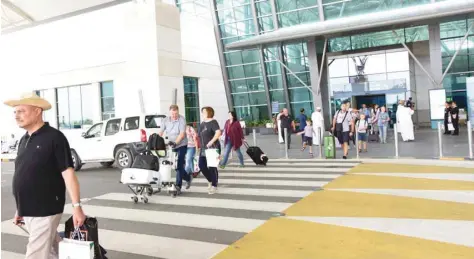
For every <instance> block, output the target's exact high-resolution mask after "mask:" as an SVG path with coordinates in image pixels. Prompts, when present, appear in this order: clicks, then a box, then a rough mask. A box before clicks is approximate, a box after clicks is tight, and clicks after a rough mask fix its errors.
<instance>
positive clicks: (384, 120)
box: [376, 106, 390, 144]
mask: <svg viewBox="0 0 474 259" xmlns="http://www.w3.org/2000/svg"><path fill="white" fill-rule="evenodd" d="M389 123H390V116H389V115H388V112H387V109H386V108H385V106H382V108H380V112H379V115H378V117H377V119H376V124H377V125H378V127H379V137H380V143H383V144H387V129H388V126H389Z"/></svg>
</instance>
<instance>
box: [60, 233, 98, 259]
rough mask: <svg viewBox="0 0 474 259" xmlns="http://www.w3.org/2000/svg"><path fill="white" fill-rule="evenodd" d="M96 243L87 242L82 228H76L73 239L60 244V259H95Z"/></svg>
mask: <svg viewBox="0 0 474 259" xmlns="http://www.w3.org/2000/svg"><path fill="white" fill-rule="evenodd" d="M94 248H95V246H94V241H87V237H86V235H84V232H83V231H82V230H81V229H80V228H75V230H74V231H73V232H72V233H71V238H64V239H63V240H61V242H59V259H94V250H95V249H94Z"/></svg>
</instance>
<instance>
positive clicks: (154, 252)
mask: <svg viewBox="0 0 474 259" xmlns="http://www.w3.org/2000/svg"><path fill="white" fill-rule="evenodd" d="M4 223H7V224H4ZM4 223H2V232H3V233H8V234H14V235H19V236H25V237H26V233H25V232H23V231H22V230H21V229H20V228H18V227H17V226H15V225H13V224H12V223H11V222H4ZM58 230H59V231H62V230H64V225H63V224H60V225H59V227H58ZM99 238H100V243H101V245H102V246H103V247H106V248H107V249H110V250H114V251H119V252H125V253H137V252H138V253H139V254H141V255H146V256H159V257H163V258H173V259H189V258H199V259H201V258H202V259H208V258H210V257H212V256H213V255H214V254H216V253H218V252H219V251H221V250H223V249H224V248H226V247H227V246H226V245H222V244H214V243H209V242H200V241H194V240H185V239H177V238H169V237H161V236H154V235H146V234H137V233H133V235H132V234H131V233H128V232H122V231H115V230H107V229H99ZM180 248H183V249H180ZM177 249H179V253H177V252H176V251H177ZM8 256H10V255H8ZM3 258H4V257H3V256H2V259H3ZM23 258H24V256H23Z"/></svg>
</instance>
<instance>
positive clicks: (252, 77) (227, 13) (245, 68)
mask: <svg viewBox="0 0 474 259" xmlns="http://www.w3.org/2000/svg"><path fill="white" fill-rule="evenodd" d="M431 2H432V1H431V0H412V1H398V2H397V1H382V0H375V1H368V0H352V1H340V0H321V1H318V0H212V2H211V4H212V6H213V8H214V9H213V11H214V12H213V15H215V20H216V21H217V23H216V26H217V27H218V28H219V30H218V37H219V40H220V41H221V43H222V45H221V47H220V51H221V53H222V54H223V56H224V57H223V59H224V63H225V70H226V71H225V73H226V75H227V77H228V82H226V83H227V85H226V86H227V88H228V91H229V92H230V96H231V103H232V106H233V107H231V108H233V109H235V110H236V112H237V114H238V116H239V117H241V118H244V119H246V120H252V121H255V120H265V119H267V118H269V117H271V114H269V112H270V111H271V110H272V108H273V107H272V103H274V102H278V107H279V109H281V108H289V109H290V111H291V113H292V114H294V115H296V114H298V113H299V110H300V109H301V108H305V110H306V111H307V112H312V111H313V102H314V100H313V98H312V94H311V92H310V91H309V90H308V89H307V88H306V87H305V86H304V85H307V86H308V87H311V72H312V73H317V71H318V69H319V68H318V67H312V68H310V66H309V61H308V60H309V56H310V53H308V46H307V42H306V41H303V40H302V41H299V42H298V41H293V42H279V43H275V44H273V45H271V46H265V47H264V48H263V49H251V50H244V51H236V50H227V49H226V48H225V46H226V45H227V44H229V43H232V42H235V41H239V40H243V39H247V38H250V37H254V36H256V35H260V34H265V33H268V32H271V31H275V30H277V29H280V28H285V27H291V26H296V25H300V24H305V23H314V22H322V21H325V20H334V19H338V18H343V17H350V16H356V15H361V14H366V13H373V12H380V11H387V10H393V9H399V8H405V7H409V6H416V5H424V4H430V3H431ZM319 4H321V5H322V6H319ZM466 30H467V20H462V21H456V22H450V23H446V24H442V28H441V38H442V42H443V45H445V46H444V47H443V48H444V50H443V66H444V67H446V65H447V64H444V63H447V62H449V57H450V56H452V55H453V53H454V51H453V49H455V46H456V44H459V41H460V38H462V36H463V35H464V33H465V32H466ZM396 32H397V34H398V36H399V37H395V36H394V35H393V33H392V31H391V30H386V31H378V32H370V33H362V34H355V35H350V36H341V37H335V38H330V39H328V46H327V47H328V48H327V51H328V52H330V53H331V52H333V53H334V52H351V51H352V52H353V51H359V52H361V51H360V50H363V51H365V50H367V51H370V49H371V48H380V47H385V46H392V47H395V46H396V47H397V48H399V46H400V45H399V44H400V43H401V42H400V41H402V42H404V43H413V42H417V41H427V40H429V31H428V25H420V26H414V27H406V28H400V29H397V30H396ZM473 40H474V35H473V36H470V37H469V39H468V41H467V42H466V43H465V48H463V51H462V52H461V53H460V54H459V56H458V57H457V58H456V62H455V64H453V66H452V68H451V69H450V72H449V73H450V74H449V75H448V76H447V77H446V79H445V81H444V84H445V87H450V88H451V89H453V91H455V90H456V91H464V92H465V90H462V89H465V77H467V76H469V75H471V74H472V73H473V72H474V69H473V66H474V50H473V48H474V43H473ZM319 43H322V42H320V41H318V42H317V44H319ZM319 45H322V44H319ZM319 45H318V46H317V47H316V49H317V51H316V52H317V53H311V55H312V56H313V57H314V55H317V56H318V58H320V54H321V52H322V47H321V46H319ZM312 49H314V48H312ZM313 51H314V50H313ZM341 54H346V53H341ZM354 57H357V59H359V58H361V57H360V56H357V55H356V56H354ZM357 59H356V60H354V59H353V57H350V58H349V56H347V57H346V58H342V59H341V58H337V59H335V58H333V59H332V60H328V64H330V66H329V68H328V70H326V69H325V70H326V71H327V72H326V73H328V85H330V86H331V88H334V89H337V88H338V87H342V88H344V86H345V85H347V84H351V83H352V84H353V83H360V82H361V81H360V80H365V81H366V82H371V84H370V87H371V88H370V89H369V90H374V89H377V90H379V91H382V90H388V89H392V88H400V87H401V86H404V87H405V88H406V91H407V93H408V96H412V97H414V98H416V97H415V86H414V82H415V80H414V78H415V76H414V73H413V70H411V69H409V66H410V65H409V63H410V62H411V61H409V57H408V54H407V52H403V51H402V52H400V51H398V52H396V53H395V52H386V53H383V54H380V55H379V54H374V55H370V57H368V61H367V62H368V63H367V64H366V65H365V67H364V69H365V71H364V73H365V74H364V76H363V77H362V76H361V75H360V74H358V71H357V69H358V68H357V66H359V67H360V64H357V62H359V63H360V61H361V60H358V61H357ZM397 59H403V62H402V61H401V60H400V61H391V60H397ZM446 60H448V61H446ZM279 61H281V62H283V63H284V64H285V65H286V66H288V67H289V69H290V70H291V71H292V72H293V73H294V74H296V77H295V76H294V75H293V74H292V73H290V71H289V70H287V69H286V68H284V67H283V66H282V65H281V64H280V62H279ZM331 66H332V67H344V69H331ZM359 72H360V71H359ZM467 72H470V73H467ZM461 77H462V78H464V80H463V79H460V78H461ZM302 82H303V83H302ZM453 82H456V83H453ZM462 82H464V83H462ZM323 87H324V86H323ZM334 89H331V90H330V92H331V91H332V90H334ZM398 90H399V89H398ZM398 90H397V89H396V91H398ZM402 95H403V96H402ZM457 95H460V94H456V96H457ZM453 96H454V95H453ZM405 97H407V96H405V93H403V94H400V93H395V92H394V93H391V94H387V96H386V101H387V104H388V103H389V102H393V103H396V101H398V100H399V99H401V98H405ZM453 98H454V97H453ZM456 98H458V97H456ZM332 102H335V101H332Z"/></svg>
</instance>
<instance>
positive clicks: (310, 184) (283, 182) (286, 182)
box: [172, 178, 331, 187]
mask: <svg viewBox="0 0 474 259" xmlns="http://www.w3.org/2000/svg"><path fill="white" fill-rule="evenodd" d="M174 180H175V179H173V180H172V181H174ZM327 180H328V181H329V180H331V179H327ZM328 181H294V180H272V179H268V180H260V179H259V180H253V179H219V185H225V184H249V185H274V186H294V187H297V186H306V187H322V186H324V185H326V184H327V183H328ZM193 183H208V182H207V180H206V179H205V178H195V179H193Z"/></svg>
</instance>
